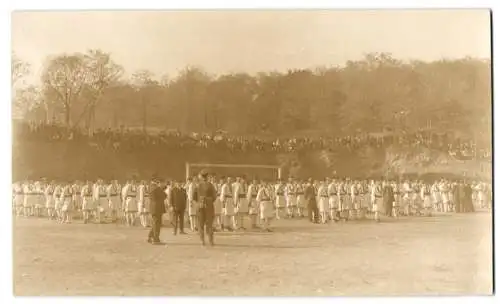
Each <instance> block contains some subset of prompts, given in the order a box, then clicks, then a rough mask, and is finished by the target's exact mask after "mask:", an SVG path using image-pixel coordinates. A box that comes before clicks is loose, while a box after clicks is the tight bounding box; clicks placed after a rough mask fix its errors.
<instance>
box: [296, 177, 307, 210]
mask: <svg viewBox="0 0 500 304" xmlns="http://www.w3.org/2000/svg"><path fill="white" fill-rule="evenodd" d="M305 189H306V185H305V182H304V181H301V182H298V183H297V215H298V216H299V217H304V216H305V215H304V209H305V208H306V200H305V197H304V192H305Z"/></svg>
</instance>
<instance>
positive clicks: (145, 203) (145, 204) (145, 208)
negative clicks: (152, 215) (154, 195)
mask: <svg viewBox="0 0 500 304" xmlns="http://www.w3.org/2000/svg"><path fill="white" fill-rule="evenodd" d="M137 210H138V211H139V213H149V197H145V198H144V200H140V201H138V202H137Z"/></svg>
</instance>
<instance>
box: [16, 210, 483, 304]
mask: <svg viewBox="0 0 500 304" xmlns="http://www.w3.org/2000/svg"><path fill="white" fill-rule="evenodd" d="M274 225H275V231H274V232H273V233H263V232H250V231H247V232H234V233H230V232H224V233H218V234H216V247H213V248H210V247H201V245H200V243H199V239H198V237H197V235H195V234H192V233H191V234H188V235H181V236H173V235H172V233H171V231H172V230H171V229H170V228H163V229H162V237H161V238H162V240H163V241H164V242H165V243H166V244H167V245H166V246H153V245H150V244H148V243H146V235H147V230H145V229H143V228H139V227H134V228H127V227H122V226H116V225H115V224H103V225H83V224H81V223H78V222H75V223H72V224H66V225H60V224H56V223H54V222H49V221H48V220H45V219H25V218H20V219H15V222H14V244H13V250H14V278H13V279H14V294H15V295H17V296H25V295H68V296H71V295H75V296H77V295H99V296H104V295H126V296H165V295H186V296H187V295H190V296H202V295H213V296H223V295H233V296H272V295H276V296H278V295H280V296H328V295H339V296H340V295H345V296H347V295H349V296H363V295H459V294H491V292H492V224H491V214H490V213H475V214H460V215H457V214H452V215H449V214H447V215H438V216H434V217H431V218H405V219H399V220H397V221H387V222H383V223H379V224H377V223H373V222H357V223H355V222H350V223H341V224H331V225H314V224H309V223H308V222H307V221H305V220H281V221H279V222H276V223H274Z"/></svg>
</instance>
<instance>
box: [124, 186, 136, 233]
mask: <svg viewBox="0 0 500 304" xmlns="http://www.w3.org/2000/svg"><path fill="white" fill-rule="evenodd" d="M122 200H123V202H124V212H125V221H126V224H127V226H129V227H132V226H134V225H135V219H136V217H137V211H138V210H137V186H136V185H135V182H134V181H133V180H131V181H129V182H128V183H127V184H126V185H125V187H123V190H122Z"/></svg>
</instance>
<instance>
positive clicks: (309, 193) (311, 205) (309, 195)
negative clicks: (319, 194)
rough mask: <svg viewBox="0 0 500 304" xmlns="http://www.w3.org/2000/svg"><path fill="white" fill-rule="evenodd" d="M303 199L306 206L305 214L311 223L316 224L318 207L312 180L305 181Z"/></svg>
mask: <svg viewBox="0 0 500 304" xmlns="http://www.w3.org/2000/svg"><path fill="white" fill-rule="evenodd" d="M304 199H305V201H306V204H307V214H308V216H309V221H310V222H311V223H317V222H318V205H317V204H316V189H315V187H314V186H313V183H312V179H309V180H308V181H307V186H306V188H305V190H304Z"/></svg>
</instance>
